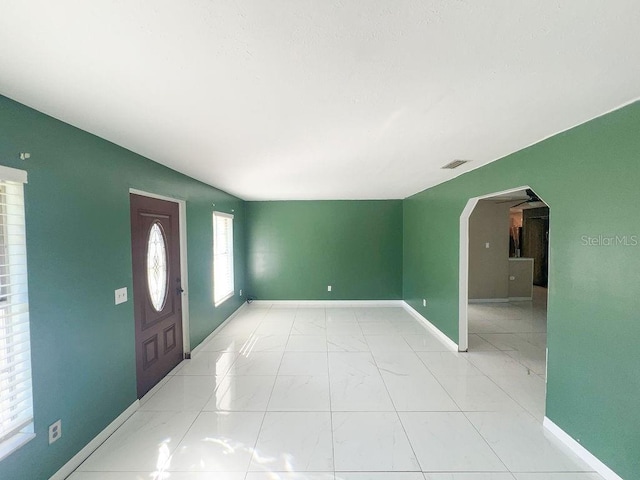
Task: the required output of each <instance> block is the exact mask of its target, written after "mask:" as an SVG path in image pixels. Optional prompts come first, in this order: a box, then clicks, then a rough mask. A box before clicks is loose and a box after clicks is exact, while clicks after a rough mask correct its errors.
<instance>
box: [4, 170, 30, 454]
mask: <svg viewBox="0 0 640 480" xmlns="http://www.w3.org/2000/svg"><path fill="white" fill-rule="evenodd" d="M16 172H18V173H22V174H24V172H21V171H19V170H14V169H10V168H7V167H0V458H2V456H4V455H3V454H6V453H10V451H12V450H13V449H15V448H16V446H19V445H20V444H22V443H24V440H25V439H28V438H27V437H29V438H30V437H32V435H28V432H32V423H33V401H32V389H31V348H30V340H29V303H28V292H27V251H26V248H27V247H26V242H25V218H24V193H23V183H22V182H23V181H26V174H24V180H22V181H15V179H16V178H20V175H17V176H16V175H15V174H16ZM12 180H13V181H12ZM16 440H18V441H17V442H16ZM7 445H9V446H7Z"/></svg>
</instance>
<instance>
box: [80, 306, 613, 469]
mask: <svg viewBox="0 0 640 480" xmlns="http://www.w3.org/2000/svg"><path fill="white" fill-rule="evenodd" d="M514 308H518V309H520V311H519V314H520V316H521V318H525V319H526V320H527V322H528V325H529V327H532V328H529V327H528V328H527V329H526V330H527V331H526V332H521V334H519V335H518V336H516V334H515V333H514V334H511V333H509V335H513V337H503V338H502V340H504V346H506V347H508V348H506V347H505V348H500V347H501V346H503V344H502V343H501V342H499V341H498V340H499V338H498V337H495V336H494V337H492V336H491V335H504V334H505V333H504V332H496V331H486V329H489V330H496V327H498V328H504V326H505V325H504V322H505V321H506V320H504V317H503V316H501V315H500V314H499V312H494V311H492V310H491V309H486V312H485V315H484V318H485V321H484V323H483V322H477V323H474V329H472V330H473V331H474V335H475V336H474V335H472V337H473V342H472V345H474V346H473V347H472V350H475V351H471V352H470V353H468V354H459V353H457V352H455V351H452V350H450V348H449V347H448V346H447V345H445V344H443V343H442V342H441V341H440V340H439V339H438V338H437V337H436V336H434V335H433V334H432V333H430V331H429V330H427V329H426V328H425V327H424V326H423V325H422V324H421V323H420V322H418V321H417V320H416V319H415V318H413V317H412V316H411V315H409V314H408V313H407V312H406V311H405V310H404V309H402V308H400V307H371V308H361V307H360V308H331V307H329V308H305V307H303V306H298V307H295V306H292V307H287V308H284V307H280V306H271V305H265V306H263V305H251V306H246V307H244V308H243V309H242V310H241V311H240V313H239V314H238V315H237V316H236V317H235V318H234V319H233V320H231V321H230V322H228V323H227V324H226V325H225V326H224V327H223V328H222V329H221V330H220V331H219V333H217V334H216V335H215V336H213V337H212V338H210V339H209V340H208V341H207V342H206V343H205V344H204V345H203V346H202V347H201V348H200V349H198V351H197V352H196V353H195V355H194V358H193V359H192V360H186V361H184V362H182V363H181V364H180V365H179V366H178V367H177V368H176V369H175V370H174V372H172V374H171V375H169V376H168V377H166V378H165V379H164V380H163V381H162V382H161V384H160V385H159V386H158V387H156V388H154V389H153V390H152V391H151V392H150V393H149V394H148V395H147V396H146V397H145V398H143V399H142V401H141V407H140V409H139V410H138V411H137V412H136V413H135V414H134V415H133V416H132V417H131V418H130V419H129V420H127V421H126V422H125V424H124V425H123V426H122V427H120V429H119V430H118V431H117V432H116V433H114V434H113V435H112V436H111V437H110V438H109V439H108V440H107V441H106V442H105V443H104V444H103V445H102V446H101V447H100V448H99V449H98V450H97V451H96V452H94V453H93V454H92V455H91V456H90V457H89V458H88V459H87V460H86V461H85V462H84V463H83V464H82V465H81V466H80V467H79V469H78V471H76V472H75V473H74V474H72V475H71V476H70V477H69V478H70V479H71V480H116V479H117V480H147V479H156V480H159V479H172V480H187V479H195V480H203V479H216V480H273V479H288V480H293V479H300V480H302V479H307V480H321V479H322V480H364V479H374V480H375V479H377V480H392V479H393V480H543V479H553V480H596V479H600V478H601V477H600V476H598V475H597V474H595V473H589V468H588V467H587V465H585V464H584V463H583V462H582V461H581V460H579V459H578V458H577V457H576V456H575V455H574V454H573V453H571V452H570V451H569V450H568V449H566V448H565V447H564V446H563V445H561V444H560V443H559V442H558V441H557V440H556V439H555V438H554V437H553V436H552V435H550V434H548V433H546V432H545V430H544V429H543V427H542V425H541V420H542V416H543V415H544V379H543V376H544V369H541V368H540V365H539V363H537V362H536V361H533V362H532V363H531V364H530V365H528V364H529V363H530V360H532V359H534V360H535V359H536V358H537V357H535V356H533V357H531V359H530V358H529V356H527V351H525V350H526V348H527V347H525V349H522V348H521V349H514V348H513V347H511V346H510V345H512V344H513V341H514V340H515V341H524V342H525V343H528V344H530V345H532V346H535V342H536V341H541V340H542V334H543V333H544V332H543V331H529V330H541V328H542V327H541V322H540V320H541V319H540V315H539V312H538V311H536V309H534V308H527V307H526V306H518V305H516V306H515V307H514ZM514 311H515V310H514ZM470 314H471V309H470ZM533 327H536V328H533ZM483 329H485V331H483ZM518 339H520V340H518ZM470 340H471V338H470ZM532 342H533V343H532ZM518 346H519V347H520V346H521V345H520V344H518ZM533 350H535V348H534V349H533ZM514 352H516V353H514ZM517 352H520V353H517ZM521 362H522V363H521ZM526 365H528V366H526ZM214 472H215V473H214ZM551 472H565V473H564V474H557V475H556V474H555V473H551Z"/></svg>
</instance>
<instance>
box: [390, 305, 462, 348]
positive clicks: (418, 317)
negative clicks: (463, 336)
mask: <svg viewBox="0 0 640 480" xmlns="http://www.w3.org/2000/svg"><path fill="white" fill-rule="evenodd" d="M402 304H403V307H404V309H405V310H406V311H407V312H409V313H410V314H411V315H412V316H413V317H414V318H415V319H416V320H418V321H420V322H421V323H422V324H423V325H424V326H425V327H427V328H428V329H429V330H431V332H432V333H433V334H434V335H435V336H436V337H438V339H440V341H442V342H443V343H444V344H445V345H446V346H448V347H449V348H450V349H451V350H454V351H456V352H457V351H458V344H457V343H456V342H454V341H453V340H451V339H450V338H449V337H447V336H446V335H445V334H444V333H442V331H441V330H440V329H439V328H438V327H436V326H435V325H434V324H433V323H431V322H430V321H429V320H427V319H426V318H425V317H423V316H422V314H420V312H418V311H417V310H416V309H415V308H413V307H412V306H411V305H409V304H408V303H407V302H404V301H403V302H402Z"/></svg>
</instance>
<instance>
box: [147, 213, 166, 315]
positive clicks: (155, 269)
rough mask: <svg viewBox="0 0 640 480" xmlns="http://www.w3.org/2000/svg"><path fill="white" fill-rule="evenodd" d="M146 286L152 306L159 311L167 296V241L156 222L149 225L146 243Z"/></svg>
mask: <svg viewBox="0 0 640 480" xmlns="http://www.w3.org/2000/svg"><path fill="white" fill-rule="evenodd" d="M147 286H148V288H149V298H151V304H152V305H153V308H155V309H156V310H157V311H158V312H159V311H161V310H162V307H164V302H165V299H166V297H167V242H166V239H165V237H164V232H163V231H162V227H161V226H160V224H159V223H157V222H156V223H154V224H153V225H152V226H151V230H150V231H149V241H148V243H147Z"/></svg>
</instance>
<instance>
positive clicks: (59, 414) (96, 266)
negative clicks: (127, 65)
mask: <svg viewBox="0 0 640 480" xmlns="http://www.w3.org/2000/svg"><path fill="white" fill-rule="evenodd" d="M20 152H30V153H31V158H30V159H29V160H27V161H20V160H19V159H18V157H19V153H20ZM0 164H3V165H6V166H9V167H14V168H20V169H23V170H26V171H27V172H28V176H29V183H28V184H27V185H26V186H25V201H26V218H27V220H26V221H27V224H26V227H27V254H28V264H29V265H28V266H29V303H30V311H31V315H30V319H31V349H32V373H33V392H34V411H35V428H36V438H35V439H34V440H32V441H31V442H29V443H28V444H27V445H25V446H24V447H23V448H21V449H20V450H18V451H17V452H15V453H14V454H12V455H11V456H9V457H7V458H6V459H4V460H3V461H1V462H0V478H3V479H12V480H19V479H28V480H39V479H46V478H49V476H51V475H52V474H53V473H55V472H56V471H57V470H58V469H59V468H60V467H61V466H62V465H64V464H65V463H66V462H67V461H68V460H69V459H70V458H71V457H72V456H73V455H75V454H76V453H77V452H78V451H79V450H80V449H81V448H82V447H84V446H85V445H86V444H87V443H88V442H89V441H90V440H91V439H92V438H93V437H94V436H95V435H97V434H98V433H99V432H100V431H101V430H102V429H104V428H105V427H106V426H107V425H108V424H109V423H110V422H111V421H112V420H113V419H114V418H116V417H117V416H118V415H119V414H120V413H122V412H123V411H124V410H125V409H126V408H127V407H129V406H130V405H131V404H132V403H133V402H134V401H135V399H136V380H135V358H134V323H133V322H134V320H133V306H132V301H131V295H132V277H131V244H130V239H131V236H130V220H129V188H136V189H140V190H144V191H148V192H153V193H156V194H161V195H167V196H171V197H175V198H179V199H184V200H186V201H187V222H188V233H187V235H188V255H189V307H190V326H191V330H190V332H191V334H190V338H191V346H192V347H194V346H196V345H197V344H198V343H200V342H201V341H202V340H203V339H204V338H205V337H206V336H207V335H208V334H209V333H210V332H211V331H213V329H214V328H215V327H216V326H217V325H219V324H220V323H221V322H222V321H223V320H224V319H225V318H226V317H228V316H229V315H230V314H231V313H232V312H233V311H234V310H235V309H237V308H238V307H239V306H240V305H241V303H242V300H241V299H240V298H238V297H237V296H236V297H235V298H234V299H231V300H229V301H227V302H226V303H225V304H223V305H222V306H221V307H220V308H217V309H216V308H214V307H213V293H212V292H213V287H212V251H211V247H212V242H213V232H212V218H211V215H212V211H213V207H212V204H213V203H215V204H216V209H217V210H221V211H227V212H229V211H231V210H232V209H233V210H235V215H236V220H237V221H236V225H235V234H236V235H235V239H236V245H235V251H236V252H237V254H236V265H235V269H236V289H240V288H244V271H245V263H244V258H243V255H242V252H244V249H245V247H244V228H243V224H244V202H243V201H241V200H239V199H237V198H235V197H232V196H230V195H228V194H226V193H224V192H221V191H219V190H216V189H214V188H212V187H210V186H207V185H205V184H203V183H200V182H197V181H195V180H193V179H190V178H188V177H186V176H184V175H181V174H179V173H177V172H175V171H173V170H170V169H168V168H166V167H163V166H161V165H159V164H157V163H154V162H152V161H150V160H148V159H145V158H142V157H140V156H138V155H135V154H133V153H131V152H130V151H128V150H125V149H123V148H121V147H118V146H116V145H114V144H112V143H109V142H107V141H105V140H102V139H100V138H98V137H95V136H93V135H90V134H88V133H86V132H83V131H81V130H78V129H76V128H73V127H71V126H69V125H67V124H64V123H62V122H60V121H57V120H55V119H52V118H51V117H48V116H46V115H43V114H41V113H38V112H36V111H34V110H31V109H29V108H27V107H25V106H23V105H20V104H18V103H15V102H13V101H11V100H9V99H7V98H5V97H0ZM123 286H126V287H128V289H129V295H130V300H129V301H128V302H127V303H125V304H121V305H118V306H116V305H114V290H115V289H116V288H119V287H123ZM59 418H60V419H62V431H63V436H62V438H61V439H60V440H58V441H57V442H56V443H55V444H53V445H51V446H49V445H48V442H47V428H48V425H49V424H51V423H53V422H54V421H55V420H57V419H59Z"/></svg>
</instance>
